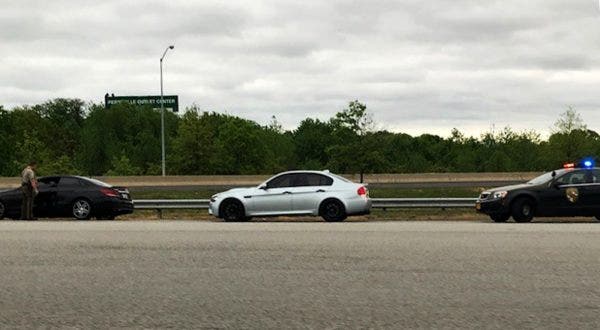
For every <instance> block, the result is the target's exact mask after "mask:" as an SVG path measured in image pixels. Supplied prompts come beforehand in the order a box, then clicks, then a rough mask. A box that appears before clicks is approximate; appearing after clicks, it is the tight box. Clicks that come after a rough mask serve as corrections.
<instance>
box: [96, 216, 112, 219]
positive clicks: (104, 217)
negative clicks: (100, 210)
mask: <svg viewBox="0 0 600 330" xmlns="http://www.w3.org/2000/svg"><path fill="white" fill-rule="evenodd" d="M96 219H97V220H115V216H114V215H104V216H101V217H96Z"/></svg>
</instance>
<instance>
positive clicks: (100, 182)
mask: <svg viewBox="0 0 600 330" xmlns="http://www.w3.org/2000/svg"><path fill="white" fill-rule="evenodd" d="M82 180H83V181H85V182H86V183H91V184H93V185H95V186H100V187H105V188H112V186H111V185H109V184H108V183H106V182H102V181H100V180H96V179H92V178H82Z"/></svg>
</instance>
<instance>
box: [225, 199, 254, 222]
mask: <svg viewBox="0 0 600 330" xmlns="http://www.w3.org/2000/svg"><path fill="white" fill-rule="evenodd" d="M219 214H220V215H221V217H222V218H223V220H225V221H227V222H238V221H247V219H248V218H246V211H245V209H244V205H243V204H242V202H240V201H238V200H236V199H226V200H224V201H223V203H221V207H220V212H219Z"/></svg>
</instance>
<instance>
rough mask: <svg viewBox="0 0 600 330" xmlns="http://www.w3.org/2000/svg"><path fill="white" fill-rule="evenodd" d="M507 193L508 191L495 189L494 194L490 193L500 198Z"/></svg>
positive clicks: (495, 197)
mask: <svg viewBox="0 0 600 330" xmlns="http://www.w3.org/2000/svg"><path fill="white" fill-rule="evenodd" d="M507 194H508V191H496V192H494V195H492V197H493V198H494V199H501V198H504V197H506V195H507Z"/></svg>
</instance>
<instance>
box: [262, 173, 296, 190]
mask: <svg viewBox="0 0 600 330" xmlns="http://www.w3.org/2000/svg"><path fill="white" fill-rule="evenodd" d="M291 186H292V175H291V174H284V175H280V176H278V177H276V178H274V179H272V180H271V181H269V182H267V188H269V189H272V188H285V187H291Z"/></svg>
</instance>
